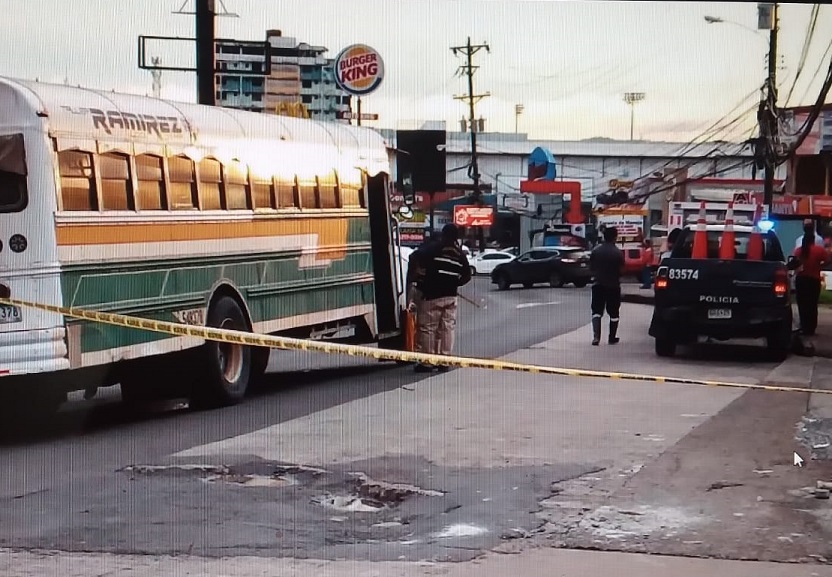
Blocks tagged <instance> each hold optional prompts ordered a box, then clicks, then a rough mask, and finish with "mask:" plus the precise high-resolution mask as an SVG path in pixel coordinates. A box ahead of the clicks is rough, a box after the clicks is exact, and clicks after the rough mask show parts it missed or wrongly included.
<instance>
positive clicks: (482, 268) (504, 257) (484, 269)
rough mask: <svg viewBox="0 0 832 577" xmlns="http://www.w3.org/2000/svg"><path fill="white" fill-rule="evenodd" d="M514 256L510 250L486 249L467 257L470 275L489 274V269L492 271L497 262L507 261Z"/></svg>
mask: <svg viewBox="0 0 832 577" xmlns="http://www.w3.org/2000/svg"><path fill="white" fill-rule="evenodd" d="M515 258H516V257H515V256H514V255H513V254H511V253H510V252H506V251H502V250H487V251H486V252H483V253H480V254H478V255H476V256H474V257H471V258H470V259H468V263H469V264H470V265H471V274H472V275H477V274H491V271H493V270H494V269H495V268H496V267H497V265H498V264H502V263H504V262H509V261H511V260H514V259H515Z"/></svg>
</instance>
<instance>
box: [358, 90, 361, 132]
mask: <svg viewBox="0 0 832 577" xmlns="http://www.w3.org/2000/svg"><path fill="white" fill-rule="evenodd" d="M358 126H361V97H360V96H359V97H358Z"/></svg>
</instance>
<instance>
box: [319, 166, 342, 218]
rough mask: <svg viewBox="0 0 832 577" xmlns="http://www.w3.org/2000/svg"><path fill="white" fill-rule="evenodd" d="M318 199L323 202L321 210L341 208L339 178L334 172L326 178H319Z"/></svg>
mask: <svg viewBox="0 0 832 577" xmlns="http://www.w3.org/2000/svg"><path fill="white" fill-rule="evenodd" d="M318 197H319V199H320V202H321V205H320V206H321V208H330V209H331V208H339V207H338V178H337V177H336V176H335V172H334V171H333V172H330V173H329V174H327V175H325V176H319V177H318Z"/></svg>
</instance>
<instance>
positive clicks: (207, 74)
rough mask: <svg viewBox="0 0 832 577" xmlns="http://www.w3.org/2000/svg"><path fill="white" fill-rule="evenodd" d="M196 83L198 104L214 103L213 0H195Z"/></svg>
mask: <svg viewBox="0 0 832 577" xmlns="http://www.w3.org/2000/svg"><path fill="white" fill-rule="evenodd" d="M195 12H196V83H197V94H198V96H199V103H200V104H208V105H209V106H214V105H215V104H216V98H215V91H216V87H215V86H214V74H215V73H216V70H215V59H216V55H215V53H214V44H215V42H216V39H217V32H216V21H215V20H214V17H215V15H216V12H217V11H216V5H215V2H214V0H196V10H195Z"/></svg>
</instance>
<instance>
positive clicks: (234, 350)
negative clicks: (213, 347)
mask: <svg viewBox="0 0 832 577" xmlns="http://www.w3.org/2000/svg"><path fill="white" fill-rule="evenodd" d="M233 325H234V321H233V320H232V319H225V320H224V321H223V322H222V324H221V325H220V328H223V329H232V330H233V329H235V327H234V326H233ZM217 344H218V347H217V362H218V364H219V369H220V373H221V374H222V376H223V378H224V379H225V380H226V382H228V383H234V384H236V383H237V382H238V381H239V380H240V376H241V375H242V373H243V347H242V346H241V345H235V344H233V343H217Z"/></svg>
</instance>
